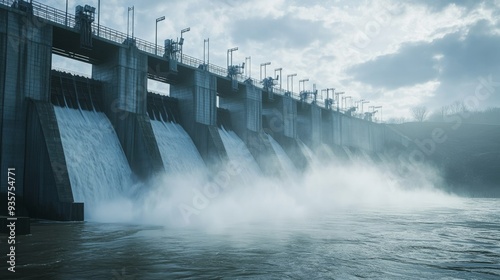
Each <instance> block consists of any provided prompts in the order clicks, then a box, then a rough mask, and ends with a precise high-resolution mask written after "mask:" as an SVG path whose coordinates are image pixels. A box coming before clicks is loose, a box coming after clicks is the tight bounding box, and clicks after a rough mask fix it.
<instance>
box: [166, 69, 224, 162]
mask: <svg viewBox="0 0 500 280" xmlns="http://www.w3.org/2000/svg"><path fill="white" fill-rule="evenodd" d="M189 70H191V71H185V72H181V73H179V81H178V83H176V84H173V85H171V86H170V96H172V97H174V98H177V99H178V103H179V109H180V123H181V125H182V127H183V128H184V129H185V130H186V132H187V133H188V134H189V136H190V137H191V139H192V140H193V142H194V144H195V145H196V147H197V148H198V151H199V152H200V155H201V156H202V158H203V160H204V161H205V163H207V165H212V164H214V165H220V164H222V163H223V162H224V161H225V160H226V159H227V153H226V149H225V148H224V145H223V143H222V139H221V138H220V135H219V131H218V128H217V105H216V96H217V79H216V77H215V76H213V75H212V74H211V73H210V72H208V71H206V70H204V69H199V68H198V69H195V68H192V69H189Z"/></svg>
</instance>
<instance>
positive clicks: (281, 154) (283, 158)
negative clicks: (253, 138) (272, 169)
mask: <svg viewBox="0 0 500 280" xmlns="http://www.w3.org/2000/svg"><path fill="white" fill-rule="evenodd" d="M267 137H268V138H269V142H271V146H272V147H273V150H274V152H275V153H276V155H277V156H278V160H279V163H280V164H281V167H282V169H283V170H284V171H285V172H286V173H287V175H289V177H290V175H292V174H295V173H296V171H297V169H296V168H295V166H294V165H293V163H292V160H291V159H290V157H288V155H287V154H286V152H285V150H283V148H282V147H281V146H280V144H279V143H278V142H276V140H274V138H273V137H272V136H271V135H269V134H267Z"/></svg>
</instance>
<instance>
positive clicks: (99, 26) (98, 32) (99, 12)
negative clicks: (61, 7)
mask: <svg viewBox="0 0 500 280" xmlns="http://www.w3.org/2000/svg"><path fill="white" fill-rule="evenodd" d="M66 3H68V2H67V1H66ZM100 30H101V0H97V37H100V35H101V33H100Z"/></svg>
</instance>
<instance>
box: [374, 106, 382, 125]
mask: <svg viewBox="0 0 500 280" xmlns="http://www.w3.org/2000/svg"><path fill="white" fill-rule="evenodd" d="M375 109H380V122H381V123H382V106H373V110H375Z"/></svg>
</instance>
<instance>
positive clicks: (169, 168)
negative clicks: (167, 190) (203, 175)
mask: <svg viewBox="0 0 500 280" xmlns="http://www.w3.org/2000/svg"><path fill="white" fill-rule="evenodd" d="M151 126H152V127H153V131H154V134H155V137H156V142H157V143H158V148H159V149H160V154H161V158H162V160H163V165H164V166H165V171H166V172H167V173H189V172H200V171H204V170H205V169H206V166H205V163H204V162H203V159H202V158H201V156H200V154H199V153H198V150H197V149H196V146H195V145H194V143H193V141H192V140H191V138H190V137H189V135H188V134H187V132H186V131H185V130H184V129H183V128H182V126H181V125H179V124H177V123H172V122H163V121H157V120H151Z"/></svg>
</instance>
